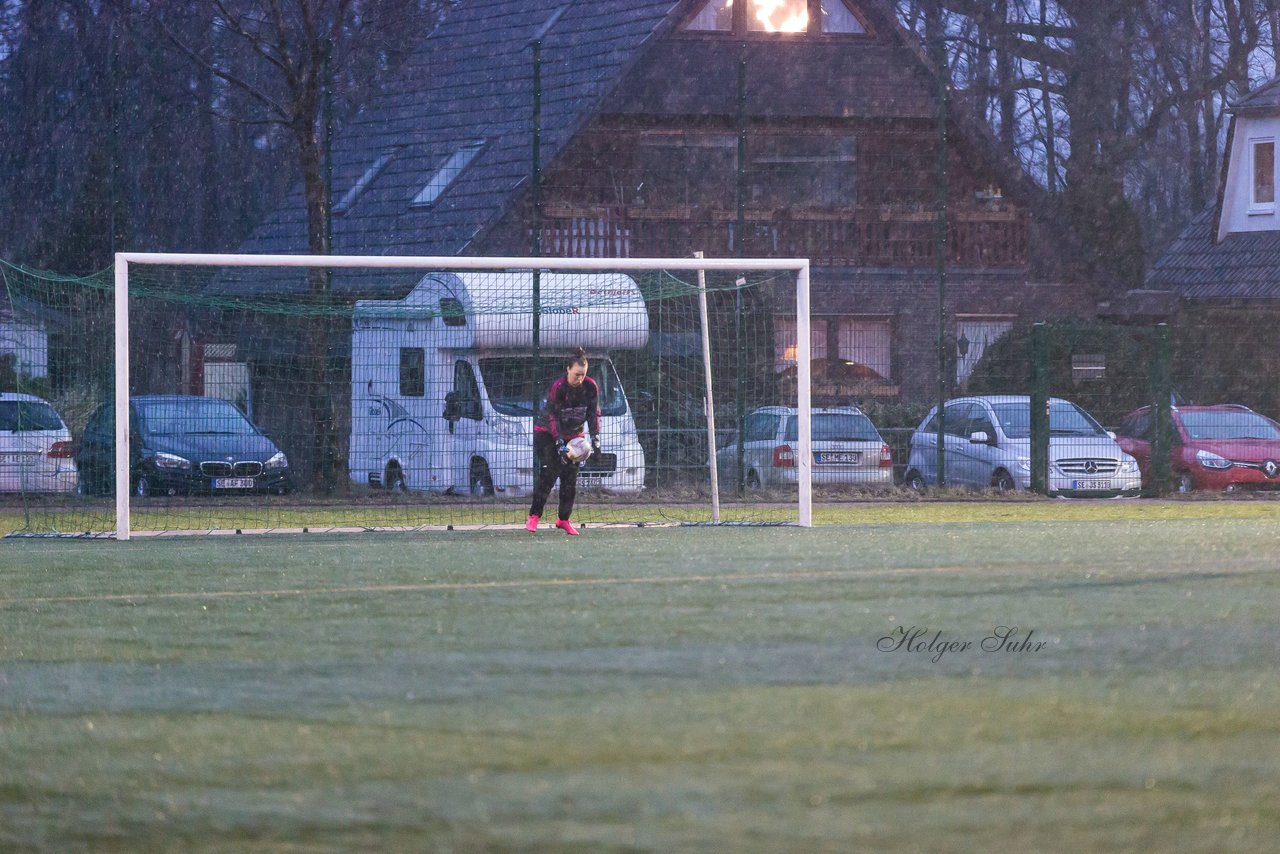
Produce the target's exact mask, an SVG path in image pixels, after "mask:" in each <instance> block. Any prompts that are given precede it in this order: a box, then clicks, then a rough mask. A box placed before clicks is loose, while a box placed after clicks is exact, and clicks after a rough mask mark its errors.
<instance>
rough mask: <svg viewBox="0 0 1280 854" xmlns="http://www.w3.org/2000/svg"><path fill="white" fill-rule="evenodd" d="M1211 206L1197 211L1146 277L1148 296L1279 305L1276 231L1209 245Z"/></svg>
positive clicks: (1279, 249)
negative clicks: (1168, 294)
mask: <svg viewBox="0 0 1280 854" xmlns="http://www.w3.org/2000/svg"><path fill="white" fill-rule="evenodd" d="M1215 213H1216V206H1210V207H1207V208H1205V209H1204V210H1203V211H1201V212H1200V213H1199V214H1198V215H1197V216H1196V218H1195V219H1193V220H1192V221H1191V224H1190V225H1188V226H1187V227H1186V228H1185V229H1183V231H1182V233H1181V234H1179V235H1178V236H1177V237H1176V238H1174V240H1173V242H1172V243H1170V244H1169V248H1168V249H1166V250H1165V251H1164V253H1163V254H1162V255H1161V256H1160V258H1159V259H1157V260H1156V262H1155V264H1153V265H1152V267H1151V271H1150V272H1149V273H1148V274H1147V280H1146V286H1145V287H1146V289H1147V290H1165V291H1173V292H1174V293H1176V294H1177V295H1178V296H1179V297H1182V298H1183V299H1280V231H1251V232H1240V233H1235V234H1229V235H1227V236H1226V237H1225V238H1223V240H1222V242H1221V243H1214V242H1213V232H1214V230H1215V226H1216V224H1217V219H1216V217H1215Z"/></svg>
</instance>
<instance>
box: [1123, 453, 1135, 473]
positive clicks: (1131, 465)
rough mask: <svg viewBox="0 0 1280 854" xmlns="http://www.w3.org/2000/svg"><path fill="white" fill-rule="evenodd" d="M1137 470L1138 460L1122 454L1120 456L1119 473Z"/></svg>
mask: <svg viewBox="0 0 1280 854" xmlns="http://www.w3.org/2000/svg"><path fill="white" fill-rule="evenodd" d="M1137 470H1138V461H1137V460H1135V459H1134V458H1133V457H1130V456H1124V457H1121V458H1120V473H1121V474H1133V473H1134V472H1136V471H1137Z"/></svg>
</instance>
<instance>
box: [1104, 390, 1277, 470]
mask: <svg viewBox="0 0 1280 854" xmlns="http://www.w3.org/2000/svg"><path fill="white" fill-rule="evenodd" d="M1170 414H1171V415H1172V416H1173V428H1174V434H1175V435H1174V439H1173V453H1172V462H1171V465H1170V471H1171V472H1172V474H1173V477H1174V480H1175V482H1176V483H1177V484H1178V491H1179V492H1190V491H1191V490H1193V489H1212V490H1217V491H1221V492H1236V491H1239V490H1242V489H1278V488H1280V424H1277V423H1276V422H1274V421H1272V420H1271V419H1270V418H1267V417H1266V416H1265V415H1259V414H1258V413H1256V412H1254V411H1253V410H1252V409H1250V408H1249V407H1247V406H1240V405H1238V404H1234V403H1226V404H1220V405H1217V406H1177V407H1174V408H1173V409H1172V410H1171V413H1170ZM1116 434H1117V435H1116V441H1118V442H1119V443H1120V447H1122V448H1124V449H1125V451H1126V452H1128V453H1130V454H1132V455H1133V456H1134V457H1136V458H1137V460H1138V466H1139V468H1141V469H1142V477H1143V479H1144V480H1146V479H1147V478H1148V477H1150V476H1151V408H1150V407H1143V408H1142V409H1139V410H1137V411H1136V412H1131V413H1129V415H1127V416H1125V419H1124V422H1123V423H1122V424H1121V425H1120V428H1119V429H1118V430H1117V431H1116Z"/></svg>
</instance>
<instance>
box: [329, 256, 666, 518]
mask: <svg viewBox="0 0 1280 854" xmlns="http://www.w3.org/2000/svg"><path fill="white" fill-rule="evenodd" d="M539 282H540V287H539V293H540V300H539V304H540V306H541V312H540V323H539V358H538V360H537V361H536V362H535V360H534V358H533V316H532V312H533V273H532V272H531V271H527V270H525V271H518V272H435V273H429V274H427V275H426V276H424V277H423V278H422V280H421V281H419V282H418V284H417V285H416V286H415V287H414V289H413V290H412V291H411V292H410V293H409V294H408V295H406V296H405V297H404V298H403V299H399V300H360V301H358V302H357V303H356V306H355V312H354V316H353V319H352V334H351V378H352V389H351V445H350V453H349V457H348V459H349V464H348V467H349V469H350V475H351V479H352V480H353V481H355V482H357V483H360V484H364V485H368V486H374V487H383V488H387V489H400V490H422V491H432V492H455V493H459V492H461V493H470V494H472V495H492V494H495V493H497V494H499V495H521V494H528V493H529V492H531V491H532V489H533V413H534V411H535V409H536V407H538V406H539V405H540V404H541V400H542V397H543V396H544V395H545V393H546V390H547V388H548V387H549V386H550V384H551V381H552V380H553V379H554V378H555V377H556V376H559V375H560V374H562V373H563V371H564V357H565V356H567V355H568V354H569V353H571V352H572V351H573V349H574V348H576V347H584V348H586V350H587V353H588V355H589V359H590V376H591V377H592V378H593V379H594V380H595V381H596V383H597V384H598V385H599V386H600V409H601V417H600V434H601V436H600V438H601V445H602V453H601V455H600V458H599V459H596V460H593V461H592V462H590V463H588V464H587V465H586V466H584V467H583V469H582V473H581V475H580V477H579V481H578V483H579V486H580V487H591V486H594V485H599V486H601V487H603V488H605V489H609V490H612V491H617V492H637V491H639V490H640V489H642V488H643V487H644V452H643V451H642V450H641V448H640V442H639V437H638V436H637V434H636V426H635V420H634V419H633V418H632V415H631V409H630V406H629V405H628V403H627V397H626V394H625V392H624V391H623V388H622V384H621V383H620V382H619V380H618V375H617V373H616V372H615V371H614V368H613V363H612V362H611V361H610V360H609V358H608V356H607V355H606V351H607V350H614V351H617V350H638V349H641V348H643V347H644V346H645V345H646V343H647V342H648V338H649V315H648V311H647V310H646V308H645V304H644V300H643V298H642V297H641V295H640V290H639V288H637V287H636V283H635V282H634V281H633V280H632V279H631V278H630V277H628V276H624V275H621V274H613V273H610V274H600V273H594V274H574V273H551V272H543V273H541V274H540V276H539Z"/></svg>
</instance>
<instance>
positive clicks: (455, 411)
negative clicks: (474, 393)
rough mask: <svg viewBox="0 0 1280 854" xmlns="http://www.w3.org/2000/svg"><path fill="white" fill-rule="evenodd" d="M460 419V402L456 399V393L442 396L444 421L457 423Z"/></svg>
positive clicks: (452, 392)
mask: <svg viewBox="0 0 1280 854" xmlns="http://www.w3.org/2000/svg"><path fill="white" fill-rule="evenodd" d="M461 417H462V401H460V400H459V399H458V393H457V392H456V391H451V392H449V393H448V394H446V395H445V396H444V419H445V420H446V421H457V420H458V419H459V418H461Z"/></svg>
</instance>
